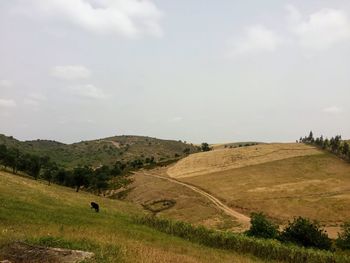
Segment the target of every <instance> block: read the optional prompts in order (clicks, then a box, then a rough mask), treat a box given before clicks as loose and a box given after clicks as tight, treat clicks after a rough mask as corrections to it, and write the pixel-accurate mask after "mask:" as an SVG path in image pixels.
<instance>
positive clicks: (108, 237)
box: [0, 172, 262, 263]
mask: <svg viewBox="0 0 350 263" xmlns="http://www.w3.org/2000/svg"><path fill="white" fill-rule="evenodd" d="M93 200H94V201H96V202H98V203H99V204H100V206H101V212H100V213H95V212H94V211H92V210H90V208H89V203H90V202H91V201H93ZM142 213H143V212H142V210H140V209H139V208H138V207H137V206H135V205H133V204H131V203H128V202H121V201H118V200H112V199H107V198H100V197H97V196H94V195H91V194H88V193H84V192H81V193H75V192H74V190H73V189H69V188H65V187H61V186H56V185H51V186H48V185H46V184H45V183H44V182H39V181H34V180H31V179H27V178H24V177H19V176H14V175H12V174H8V173H5V172H0V246H2V245H5V244H8V243H10V242H12V241H17V240H22V241H23V240H24V241H27V242H29V243H30V244H40V245H50V246H56V247H67V248H74V249H81V250H88V251H92V252H94V253H95V254H96V259H95V262H242V263H243V262H262V261H260V260H258V259H256V258H253V257H251V256H247V255H240V254H237V253H235V252H231V251H225V250H220V249H213V248H208V247H205V246H202V245H197V244H194V243H191V242H189V241H185V240H183V239H180V238H177V237H173V236H170V235H167V234H164V233H161V232H158V231H156V230H153V229H151V228H149V227H146V226H143V225H140V224H136V223H135V222H134V221H133V220H132V219H131V216H132V215H135V214H142ZM1 259H2V256H1V255H0V260H1Z"/></svg>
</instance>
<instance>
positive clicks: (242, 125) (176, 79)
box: [0, 0, 350, 143]
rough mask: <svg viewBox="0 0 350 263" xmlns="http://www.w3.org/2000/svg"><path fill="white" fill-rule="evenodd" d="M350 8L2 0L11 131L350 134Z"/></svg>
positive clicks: (245, 136)
mask: <svg viewBox="0 0 350 263" xmlns="http://www.w3.org/2000/svg"><path fill="white" fill-rule="evenodd" d="M349 44H350V2H349V1H345V0H342V1H340V0H335V1H331V2H329V1H325V0H321V1H316V0H311V1H307V2H305V1H301V0H297V1H276V0H269V1H263V2H262V1H245V2H234V1H228V0H225V1H221V2H220V5H219V4H218V3H217V2H213V1H201V2H199V1H175V2H174V1H160V0H154V1H151V0H144V1H138V0H50V1H48V0H12V1H1V2H0V57H1V60H0V122H1V129H0V134H5V135H7V136H13V137H15V138H17V139H20V140H32V139H49V140H56V141H60V142H64V143H73V142H79V141H82V140H90V139H98V138H104V137H110V136H114V135H122V134H125V135H141V136H150V137H157V138H162V139H173V140H182V141H188V142H192V143H200V142H203V141H206V142H208V143H225V142H233V141H262V142H287V141H288V142H293V141H295V140H296V139H298V138H299V137H300V136H303V135H306V134H307V133H308V132H309V131H310V130H313V131H314V133H315V135H317V136H319V135H321V134H322V135H324V136H327V137H331V136H334V135H336V134H341V135H342V136H343V138H350V123H349V121H348V119H349V118H348V116H349V113H350V106H349V103H348V101H349V98H350V87H349V84H350V74H349V72H348V71H349V70H348V69H349V68H350V45H349Z"/></svg>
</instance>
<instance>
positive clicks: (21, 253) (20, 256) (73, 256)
mask: <svg viewBox="0 0 350 263" xmlns="http://www.w3.org/2000/svg"><path fill="white" fill-rule="evenodd" d="M93 256H94V254H93V253H91V252H85V251H79V250H69V249H62V248H48V247H42V246H33V245H29V244H26V243H23V242H15V243H11V244H8V245H5V246H4V247H2V248H0V260H2V261H6V260H7V262H11V263H38V262H40V263H78V262H81V261H83V260H87V259H90V258H92V257H93Z"/></svg>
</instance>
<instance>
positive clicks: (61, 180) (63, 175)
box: [54, 168, 68, 185]
mask: <svg viewBox="0 0 350 263" xmlns="http://www.w3.org/2000/svg"><path fill="white" fill-rule="evenodd" d="M67 177H68V173H67V172H66V170H64V169H62V168H61V169H59V170H58V171H57V172H56V173H55V174H54V181H56V182H57V183H58V184H61V185H63V184H65V183H66V182H67Z"/></svg>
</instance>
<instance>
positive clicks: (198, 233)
mask: <svg viewBox="0 0 350 263" xmlns="http://www.w3.org/2000/svg"><path fill="white" fill-rule="evenodd" d="M134 222H135V223H138V224H143V225H146V226H149V227H152V228H154V229H157V230H159V231H161V232H164V233H167V234H170V235H174V236H178V237H181V238H184V239H186V240H189V241H191V242H196V243H199V244H202V245H205V246H209V247H214V248H220V249H228V250H233V251H237V252H239V253H247V254H248V253H249V254H251V255H254V256H256V257H259V258H262V259H264V260H267V261H271V260H276V261H279V262H290V263H292V262H297V263H337V262H339V263H343V262H350V258H349V257H348V256H346V255H341V254H334V253H332V252H330V251H321V250H315V249H310V248H303V247H299V246H295V245H293V244H283V243H281V242H279V241H277V240H273V239H258V238H254V237H247V236H245V235H242V234H236V233H232V232H220V231H215V230H211V229H207V228H205V227H203V226H198V227H195V226H192V225H191V224H188V223H184V222H176V221H171V220H167V219H160V218H157V217H153V216H143V217H135V218H134Z"/></svg>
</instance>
